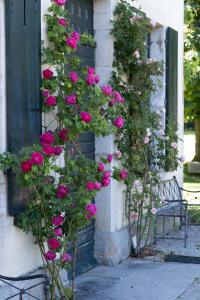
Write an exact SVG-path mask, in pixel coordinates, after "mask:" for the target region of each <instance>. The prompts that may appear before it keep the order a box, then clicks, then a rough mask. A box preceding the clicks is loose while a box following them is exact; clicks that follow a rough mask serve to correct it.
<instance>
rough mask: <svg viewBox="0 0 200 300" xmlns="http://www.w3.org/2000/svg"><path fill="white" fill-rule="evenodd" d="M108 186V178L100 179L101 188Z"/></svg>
mask: <svg viewBox="0 0 200 300" xmlns="http://www.w3.org/2000/svg"><path fill="white" fill-rule="evenodd" d="M109 184H110V178H109V177H108V178H105V177H104V178H103V179H102V185H103V186H108V185H109Z"/></svg>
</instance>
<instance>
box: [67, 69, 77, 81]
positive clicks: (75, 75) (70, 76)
mask: <svg viewBox="0 0 200 300" xmlns="http://www.w3.org/2000/svg"><path fill="white" fill-rule="evenodd" d="M69 78H70V80H71V82H72V83H77V81H78V74H77V73H76V72H74V71H71V72H70V73H69Z"/></svg>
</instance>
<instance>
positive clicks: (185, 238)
mask: <svg viewBox="0 0 200 300" xmlns="http://www.w3.org/2000/svg"><path fill="white" fill-rule="evenodd" d="M184 247H185V248H186V247H187V212H186V211H185V235H184Z"/></svg>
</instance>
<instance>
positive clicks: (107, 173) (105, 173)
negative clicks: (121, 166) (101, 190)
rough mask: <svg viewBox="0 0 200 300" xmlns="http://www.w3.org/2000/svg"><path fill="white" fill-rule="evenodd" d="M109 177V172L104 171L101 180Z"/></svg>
mask: <svg viewBox="0 0 200 300" xmlns="http://www.w3.org/2000/svg"><path fill="white" fill-rule="evenodd" d="M110 176H111V171H105V172H104V173H103V178H109V177H110Z"/></svg>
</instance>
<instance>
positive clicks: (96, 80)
mask: <svg viewBox="0 0 200 300" xmlns="http://www.w3.org/2000/svg"><path fill="white" fill-rule="evenodd" d="M99 82H100V77H99V75H95V83H96V84H97V83H99Z"/></svg>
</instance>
